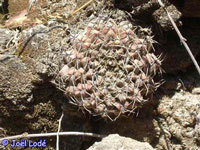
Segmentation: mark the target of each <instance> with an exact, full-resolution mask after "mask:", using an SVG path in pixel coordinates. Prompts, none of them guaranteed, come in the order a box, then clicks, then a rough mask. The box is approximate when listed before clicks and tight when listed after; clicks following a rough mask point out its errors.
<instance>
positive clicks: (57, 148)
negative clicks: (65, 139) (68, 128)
mask: <svg viewBox="0 0 200 150" xmlns="http://www.w3.org/2000/svg"><path fill="white" fill-rule="evenodd" d="M63 116H64V113H62V115H61V117H60V119H59V124H58V133H57V141H56V150H59V132H60V129H61V123H62V118H63Z"/></svg>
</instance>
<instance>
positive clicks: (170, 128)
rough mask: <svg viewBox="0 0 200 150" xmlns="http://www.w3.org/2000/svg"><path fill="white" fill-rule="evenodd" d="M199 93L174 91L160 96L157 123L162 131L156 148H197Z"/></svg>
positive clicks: (198, 139)
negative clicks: (169, 94)
mask: <svg viewBox="0 0 200 150" xmlns="http://www.w3.org/2000/svg"><path fill="white" fill-rule="evenodd" d="M199 99H200V95H199V94H191V93H189V92H183V91H182V92H176V93H175V94H174V95H173V96H172V97H169V96H165V97H163V98H161V100H160V104H159V106H158V114H159V116H160V117H159V119H158V121H159V124H160V128H161V130H162V131H163V134H162V135H161V136H160V139H159V144H158V145H157V147H156V148H157V149H167V148H168V147H170V148H172V149H181V150H182V149H198V143H199V142H200V130H199V118H200V101H199Z"/></svg>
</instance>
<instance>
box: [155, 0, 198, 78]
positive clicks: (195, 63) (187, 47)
mask: <svg viewBox="0 0 200 150" xmlns="http://www.w3.org/2000/svg"><path fill="white" fill-rule="evenodd" d="M158 3H159V4H160V6H161V7H162V8H163V9H164V10H165V11H166V13H167V15H168V18H169V20H170V21H171V23H172V25H173V27H174V29H175V30H176V33H177V34H178V36H179V38H180V40H181V43H182V44H183V45H184V47H185V49H186V50H187V52H188V53H189V55H190V58H191V59H192V61H193V63H194V65H195V67H196V69H197V71H198V73H199V75H200V67H199V65H198V63H197V61H196V59H195V58H194V56H193V54H192V52H191V50H190V48H189V46H188V45H187V43H186V41H187V40H186V39H185V38H184V37H183V36H182V34H181V32H180V31H179V29H178V27H177V26H176V23H175V22H174V20H173V19H172V17H171V15H170V14H169V12H168V10H167V9H166V8H165V5H164V4H163V2H162V1H161V0H158Z"/></svg>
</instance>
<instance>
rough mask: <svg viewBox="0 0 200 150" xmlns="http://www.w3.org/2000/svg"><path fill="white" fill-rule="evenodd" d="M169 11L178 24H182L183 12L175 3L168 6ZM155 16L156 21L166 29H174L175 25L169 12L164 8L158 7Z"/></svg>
mask: <svg viewBox="0 0 200 150" xmlns="http://www.w3.org/2000/svg"><path fill="white" fill-rule="evenodd" d="M166 9H167V11H168V12H169V13H170V15H171V17H172V19H173V20H174V22H175V23H176V25H177V26H181V25H182V23H181V21H180V18H181V16H182V14H181V13H180V12H179V11H178V10H177V9H176V7H175V6H174V5H170V6H167V7H166ZM153 17H154V19H155V20H156V22H157V23H158V24H159V25H160V26H161V28H162V29H163V30H164V31H168V30H172V29H173V28H174V27H173V26H172V23H171V21H170V20H169V18H168V15H167V13H166V12H165V10H164V9H163V8H160V9H157V10H156V11H155V12H154V13H153Z"/></svg>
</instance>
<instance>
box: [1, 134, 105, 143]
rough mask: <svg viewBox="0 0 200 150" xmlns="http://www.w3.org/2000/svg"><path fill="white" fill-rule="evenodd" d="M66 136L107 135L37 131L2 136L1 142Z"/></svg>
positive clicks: (102, 136)
mask: <svg viewBox="0 0 200 150" xmlns="http://www.w3.org/2000/svg"><path fill="white" fill-rule="evenodd" d="M57 135H59V136H61V135H62V136H64V135H68V136H69V135H73V136H91V137H96V138H104V137H106V136H105V135H100V134H95V133H87V132H59V133H58V132H53V133H37V134H28V133H24V134H21V135H15V136H9V137H4V138H0V142H2V141H3V140H12V139H20V138H33V137H50V136H57Z"/></svg>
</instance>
